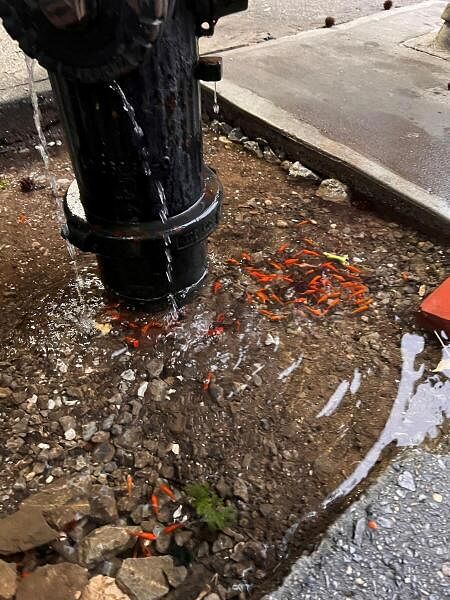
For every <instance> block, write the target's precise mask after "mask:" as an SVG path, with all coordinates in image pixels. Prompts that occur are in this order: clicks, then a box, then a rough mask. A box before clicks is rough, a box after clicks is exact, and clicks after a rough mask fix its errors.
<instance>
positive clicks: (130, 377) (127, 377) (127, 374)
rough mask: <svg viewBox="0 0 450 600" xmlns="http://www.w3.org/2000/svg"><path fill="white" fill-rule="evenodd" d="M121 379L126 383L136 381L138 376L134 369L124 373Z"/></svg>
mask: <svg viewBox="0 0 450 600" xmlns="http://www.w3.org/2000/svg"><path fill="white" fill-rule="evenodd" d="M120 377H121V378H122V379H123V380H124V381H134V380H135V379H136V374H135V372H134V371H133V369H127V370H126V371H124V372H123V373H121V375H120Z"/></svg>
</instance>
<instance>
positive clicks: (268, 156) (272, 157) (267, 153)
mask: <svg viewBox="0 0 450 600" xmlns="http://www.w3.org/2000/svg"><path fill="white" fill-rule="evenodd" d="M263 156H264V160H266V161H267V162H268V163H270V164H272V165H279V164H280V162H281V160H280V159H279V158H278V156H277V155H276V154H275V152H274V151H273V150H272V148H266V149H265V150H264V151H263Z"/></svg>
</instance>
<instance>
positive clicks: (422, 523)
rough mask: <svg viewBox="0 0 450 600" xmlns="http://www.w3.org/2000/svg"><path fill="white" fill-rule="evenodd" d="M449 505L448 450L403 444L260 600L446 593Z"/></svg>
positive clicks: (449, 591)
mask: <svg viewBox="0 0 450 600" xmlns="http://www.w3.org/2000/svg"><path fill="white" fill-rule="evenodd" d="M449 512H450V457H449V456H438V455H433V454H429V453H427V452H425V451H423V450H414V451H408V452H407V453H405V454H404V455H403V457H402V458H400V459H398V460H397V461H396V462H395V463H394V464H393V465H391V466H390V467H389V469H388V470H387V472H386V473H385V474H384V475H383V476H382V477H381V478H380V480H379V481H378V482H377V483H376V484H375V485H374V486H373V487H372V488H370V489H369V491H368V492H367V493H366V494H364V495H363V496H362V497H361V498H360V499H359V500H358V502H356V503H355V504H354V505H353V506H352V507H351V508H349V509H348V510H347V512H346V513H345V514H344V515H343V516H342V517H341V518H340V519H339V520H338V521H337V522H336V524H335V525H334V526H333V527H331V529H330V530H329V532H328V534H327V536H326V538H325V540H324V541H323V542H322V544H321V546H320V547H319V549H318V550H317V551H316V552H315V553H313V554H312V555H311V556H307V557H304V558H302V559H300V560H299V561H298V562H297V563H296V565H295V566H294V568H293V570H292V573H291V575H290V576H289V577H288V578H287V579H286V581H285V583H284V585H283V586H282V587H281V588H280V589H279V590H278V591H277V592H275V593H273V594H271V595H269V596H266V597H265V600H332V599H336V600H375V599H376V600H447V599H449V598H450V528H449V525H448V520H449ZM369 524H370V527H369V526H368V525H369ZM371 527H373V528H371Z"/></svg>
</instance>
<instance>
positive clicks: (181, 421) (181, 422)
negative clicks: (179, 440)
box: [169, 413, 186, 433]
mask: <svg viewBox="0 0 450 600" xmlns="http://www.w3.org/2000/svg"><path fill="white" fill-rule="evenodd" d="M185 427H186V417H185V416H184V415H183V414H182V413H175V414H174V415H173V418H172V419H171V420H170V422H169V430H170V431H171V432H172V433H183V431H184V429H185Z"/></svg>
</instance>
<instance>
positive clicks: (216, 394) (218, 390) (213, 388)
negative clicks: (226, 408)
mask: <svg viewBox="0 0 450 600" xmlns="http://www.w3.org/2000/svg"><path fill="white" fill-rule="evenodd" d="M208 393H209V395H210V396H211V398H212V399H213V400H215V401H216V402H217V403H218V404H220V403H221V402H223V401H224V399H225V392H224V390H223V387H221V386H220V385H217V383H210V384H209V387H208Z"/></svg>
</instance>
